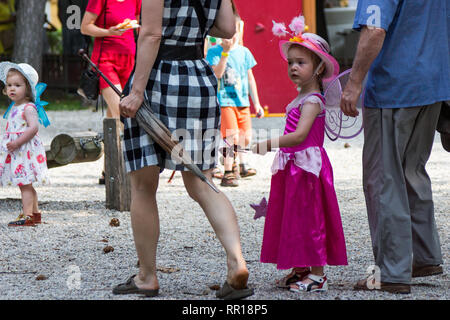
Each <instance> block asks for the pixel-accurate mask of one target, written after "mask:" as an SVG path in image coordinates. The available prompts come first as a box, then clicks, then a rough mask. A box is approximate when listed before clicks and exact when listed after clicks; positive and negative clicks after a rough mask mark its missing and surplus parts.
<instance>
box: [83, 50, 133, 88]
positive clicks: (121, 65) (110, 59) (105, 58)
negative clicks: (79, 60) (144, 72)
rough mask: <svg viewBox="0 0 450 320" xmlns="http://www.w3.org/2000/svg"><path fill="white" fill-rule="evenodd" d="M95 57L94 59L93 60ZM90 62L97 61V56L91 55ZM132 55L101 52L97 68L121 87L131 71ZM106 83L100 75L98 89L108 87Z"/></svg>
mask: <svg viewBox="0 0 450 320" xmlns="http://www.w3.org/2000/svg"><path fill="white" fill-rule="evenodd" d="M94 59H95V60H94ZM92 62H94V63H97V62H98V57H97V58H96V57H92ZM133 67H134V55H131V54H123V53H113V52H111V53H110V52H102V54H101V57H100V63H99V64H98V68H99V69H100V71H101V72H102V73H103V74H104V75H105V76H106V77H107V78H108V79H109V80H110V81H111V82H112V83H113V84H114V85H118V84H120V86H121V87H122V89H123V87H124V86H125V84H126V83H127V81H128V77H129V76H130V74H131V71H133ZM108 87H109V85H108V83H107V82H106V81H105V80H104V79H103V78H102V77H100V90H102V89H105V88H108Z"/></svg>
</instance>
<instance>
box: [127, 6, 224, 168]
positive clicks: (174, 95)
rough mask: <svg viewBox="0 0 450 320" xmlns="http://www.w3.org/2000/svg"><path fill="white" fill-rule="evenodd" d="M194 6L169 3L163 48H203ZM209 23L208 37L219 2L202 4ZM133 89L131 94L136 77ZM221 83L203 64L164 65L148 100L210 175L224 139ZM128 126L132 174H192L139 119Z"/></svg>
mask: <svg viewBox="0 0 450 320" xmlns="http://www.w3.org/2000/svg"><path fill="white" fill-rule="evenodd" d="M189 2H190V1H189V0H165V1H164V14H163V29H162V41H161V44H166V45H177V46H190V45H201V44H202V42H203V39H204V37H205V36H206V34H201V29H200V28H199V21H198V19H197V15H196V13H195V10H194V8H193V7H192V6H189ZM201 2H202V4H203V6H204V12H205V17H206V19H207V22H206V29H205V32H206V33H207V32H208V30H209V29H210V28H211V27H212V25H213V23H214V20H215V17H216V14H217V13H218V10H219V7H220V2H221V1H220V0H201ZM130 77H131V79H130V80H131V81H129V83H130V85H129V87H128V88H125V90H124V92H127V91H129V89H130V88H131V83H132V77H133V74H132V75H131V76H130ZM216 94H217V79H216V77H215V75H214V73H213V70H212V69H211V67H210V66H209V65H208V64H207V62H206V61H205V60H204V59H200V60H177V61H168V60H161V61H160V62H157V63H156V64H155V65H154V66H153V69H152V71H151V74H150V78H149V82H148V84H147V89H146V98H147V99H148V101H149V103H150V106H151V108H152V110H153V111H154V113H155V114H156V115H157V116H158V117H159V118H160V119H161V121H162V122H163V123H164V124H165V125H166V126H167V127H168V129H169V130H170V131H171V132H172V133H173V136H174V137H175V138H177V139H178V140H179V141H180V142H181V143H182V146H183V148H184V149H185V151H186V152H189V153H190V155H191V158H192V159H193V161H194V163H195V164H196V165H197V166H198V167H199V168H200V169H201V170H207V169H211V168H213V167H214V166H215V163H216V158H217V147H218V142H219V139H220V132H219V131H218V129H219V126H220V108H219V104H218V101H217V96H216ZM122 120H123V121H124V125H125V127H124V138H123V153H124V158H125V164H126V170H127V172H130V171H135V170H139V169H142V168H144V167H146V166H153V165H156V166H159V167H160V168H162V169H163V168H167V169H171V170H184V171H186V170H187V169H186V168H185V167H184V166H183V165H181V164H179V163H178V164H177V163H175V162H174V161H173V160H172V159H171V157H170V154H167V153H166V152H165V151H164V150H163V149H162V148H161V147H160V146H158V145H157V144H156V143H154V141H153V140H152V139H151V138H150V137H149V135H148V134H147V133H146V132H145V131H144V129H142V128H141V127H139V125H138V123H137V121H136V119H134V118H126V119H122Z"/></svg>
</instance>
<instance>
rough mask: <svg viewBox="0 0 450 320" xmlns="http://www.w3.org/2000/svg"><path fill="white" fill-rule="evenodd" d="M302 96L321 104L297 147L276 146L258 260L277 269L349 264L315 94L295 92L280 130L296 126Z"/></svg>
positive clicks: (292, 129)
mask: <svg viewBox="0 0 450 320" xmlns="http://www.w3.org/2000/svg"><path fill="white" fill-rule="evenodd" d="M305 98H306V100H305ZM305 101H308V102H312V103H319V104H320V106H321V108H322V112H321V113H320V114H319V115H318V116H317V118H316V119H315V120H314V123H313V125H312V128H311V130H310V132H309V134H308V137H307V138H306V139H305V140H304V141H303V142H302V143H301V144H300V145H298V146H295V147H289V148H280V149H279V151H278V152H277V154H276V156H275V159H274V162H273V165H272V174H273V176H272V181H271V188H270V196H269V203H268V208H267V214H266V221H265V225H264V237H263V243H262V249H261V262H266V263H274V264H277V268H278V269H289V268H293V267H309V266H325V265H347V253H346V247H345V239H344V232H343V229H342V222H341V216H340V212H339V205H338V201H337V198H336V192H335V190H334V185H333V171H332V167H331V164H330V161H329V159H328V156H327V154H326V152H325V149H324V148H323V142H324V129H325V110H324V108H323V102H322V100H321V98H319V95H308V96H305V95H303V96H301V95H299V96H298V97H297V98H296V99H294V100H293V101H292V102H291V103H290V104H289V105H288V106H287V108H286V127H285V131H284V134H288V133H290V132H294V131H295V130H296V128H297V124H298V121H299V119H300V116H301V111H300V110H299V106H300V105H302V104H303V103H304V102H305Z"/></svg>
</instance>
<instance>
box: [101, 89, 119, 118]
mask: <svg viewBox="0 0 450 320" xmlns="http://www.w3.org/2000/svg"><path fill="white" fill-rule="evenodd" d="M116 87H117V89H119V90H120V91H122V87H121V86H120V84H117V85H116ZM102 96H103V99H105V101H106V104H107V105H108V108H107V110H106V117H108V118H116V119H119V118H120V111H119V103H120V97H119V96H118V95H117V93H115V92H114V90H113V89H112V88H110V87H107V88H105V89H103V90H102Z"/></svg>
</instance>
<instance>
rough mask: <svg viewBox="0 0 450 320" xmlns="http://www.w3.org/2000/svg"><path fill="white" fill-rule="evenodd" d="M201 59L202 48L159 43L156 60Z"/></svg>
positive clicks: (199, 46)
mask: <svg viewBox="0 0 450 320" xmlns="http://www.w3.org/2000/svg"><path fill="white" fill-rule="evenodd" d="M198 59H203V48H202V46H201V45H195V46H171V45H165V44H161V45H160V47H159V51H158V56H157V57H156V60H157V61H159V60H198Z"/></svg>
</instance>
